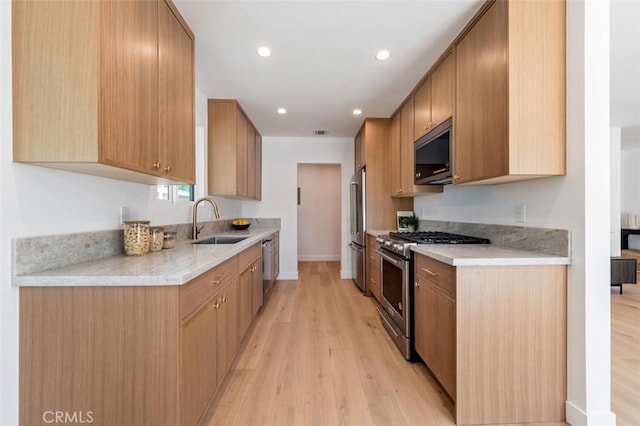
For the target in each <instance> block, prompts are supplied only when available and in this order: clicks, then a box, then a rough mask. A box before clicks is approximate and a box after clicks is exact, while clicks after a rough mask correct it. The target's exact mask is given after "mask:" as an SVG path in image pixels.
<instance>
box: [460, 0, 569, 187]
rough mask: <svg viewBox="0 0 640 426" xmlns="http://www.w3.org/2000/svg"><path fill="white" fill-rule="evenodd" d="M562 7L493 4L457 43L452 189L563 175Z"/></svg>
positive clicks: (560, 3) (552, 3) (554, 3)
mask: <svg viewBox="0 0 640 426" xmlns="http://www.w3.org/2000/svg"><path fill="white" fill-rule="evenodd" d="M565 45H566V43H565V2H563V1H545V2H506V1H498V2H495V3H493V4H491V6H490V7H489V8H488V9H486V11H485V13H484V14H483V15H482V16H481V17H480V18H479V19H478V20H477V22H475V24H473V26H472V27H471V28H470V29H469V31H468V32H467V33H466V34H465V35H464V36H463V37H462V38H461V39H460V40H459V41H458V42H457V44H456V46H455V55H456V113H455V129H454V130H455V146H454V162H453V168H454V169H453V173H454V183H471V182H475V183H481V184H487V183H502V182H509V181H516V180H524V179H533V178H537V177H543V176H552V175H563V174H565V173H566V153H565V149H566V142H565V109H566V102H565Z"/></svg>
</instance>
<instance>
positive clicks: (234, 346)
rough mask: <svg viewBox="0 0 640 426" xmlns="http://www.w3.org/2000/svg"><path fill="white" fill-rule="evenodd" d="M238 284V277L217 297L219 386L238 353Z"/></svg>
mask: <svg viewBox="0 0 640 426" xmlns="http://www.w3.org/2000/svg"><path fill="white" fill-rule="evenodd" d="M238 282H239V281H238V278H237V277H236V278H235V279H234V280H233V281H232V282H231V283H230V284H229V285H228V286H227V287H226V288H225V289H224V290H222V291H221V292H220V293H219V294H218V296H217V299H218V300H217V302H216V306H217V310H218V360H217V362H216V366H217V372H218V380H217V383H218V384H220V383H222V379H223V378H224V376H225V374H227V370H229V367H230V366H231V362H232V361H233V358H234V357H235V356H236V352H238V346H239V342H240V335H239V328H238V294H239V293H238ZM205 343H206V342H205ZM214 392H215V389H214Z"/></svg>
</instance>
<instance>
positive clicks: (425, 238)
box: [389, 231, 490, 244]
mask: <svg viewBox="0 0 640 426" xmlns="http://www.w3.org/2000/svg"><path fill="white" fill-rule="evenodd" d="M389 235H390V236H391V237H393V238H397V239H399V240H404V241H410V242H413V243H417V244H489V243H490V241H489V240H488V239H486V238H478V237H472V236H468V235H459V234H451V233H448V232H436V231H426V232H391V233H390V234H389Z"/></svg>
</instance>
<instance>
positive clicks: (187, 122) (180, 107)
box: [158, 3, 196, 182]
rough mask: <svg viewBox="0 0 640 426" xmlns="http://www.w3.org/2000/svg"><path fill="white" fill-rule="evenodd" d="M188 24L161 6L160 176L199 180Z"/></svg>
mask: <svg viewBox="0 0 640 426" xmlns="http://www.w3.org/2000/svg"><path fill="white" fill-rule="evenodd" d="M187 28H188V27H186V24H185V23H184V22H183V21H182V20H181V18H180V15H179V14H177V12H176V11H175V10H174V9H173V8H172V7H170V5H169V4H168V3H160V4H159V6H158V71H159V75H158V88H159V89H158V90H159V93H158V110H159V111H158V113H159V123H158V124H159V129H160V134H159V135H158V137H159V141H160V152H159V156H158V158H159V161H160V174H163V173H164V174H165V175H166V176H168V177H171V178H172V179H175V180H179V181H182V182H194V177H195V161H194V159H195V156H196V153H195V92H194V87H195V81H194V75H195V74H194V73H195V71H194V59H193V58H194V57H195V55H194V46H193V39H192V37H191V36H190V34H189V32H188V30H187Z"/></svg>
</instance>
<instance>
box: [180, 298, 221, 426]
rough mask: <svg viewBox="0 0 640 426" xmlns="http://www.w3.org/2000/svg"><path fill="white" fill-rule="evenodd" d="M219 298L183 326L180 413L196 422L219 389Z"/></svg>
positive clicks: (188, 421)
mask: <svg viewBox="0 0 640 426" xmlns="http://www.w3.org/2000/svg"><path fill="white" fill-rule="evenodd" d="M216 303H217V299H214V300H213V301H212V302H211V303H208V304H207V305H205V306H204V307H203V308H202V309H201V310H200V312H199V313H197V314H196V315H195V316H194V317H193V318H192V319H191V320H190V321H189V322H187V323H186V324H185V325H184V326H183V327H182V328H181V329H180V413H181V422H182V424H183V425H195V424H197V423H198V420H199V419H200V416H201V415H202V413H203V412H204V410H205V408H206V407H207V404H208V403H209V400H210V399H211V396H213V394H214V393H215V391H216V386H217V375H216V371H217V370H216V360H217V350H218V348H217V328H218V323H217V321H218V320H217V314H218V309H217V308H216Z"/></svg>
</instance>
